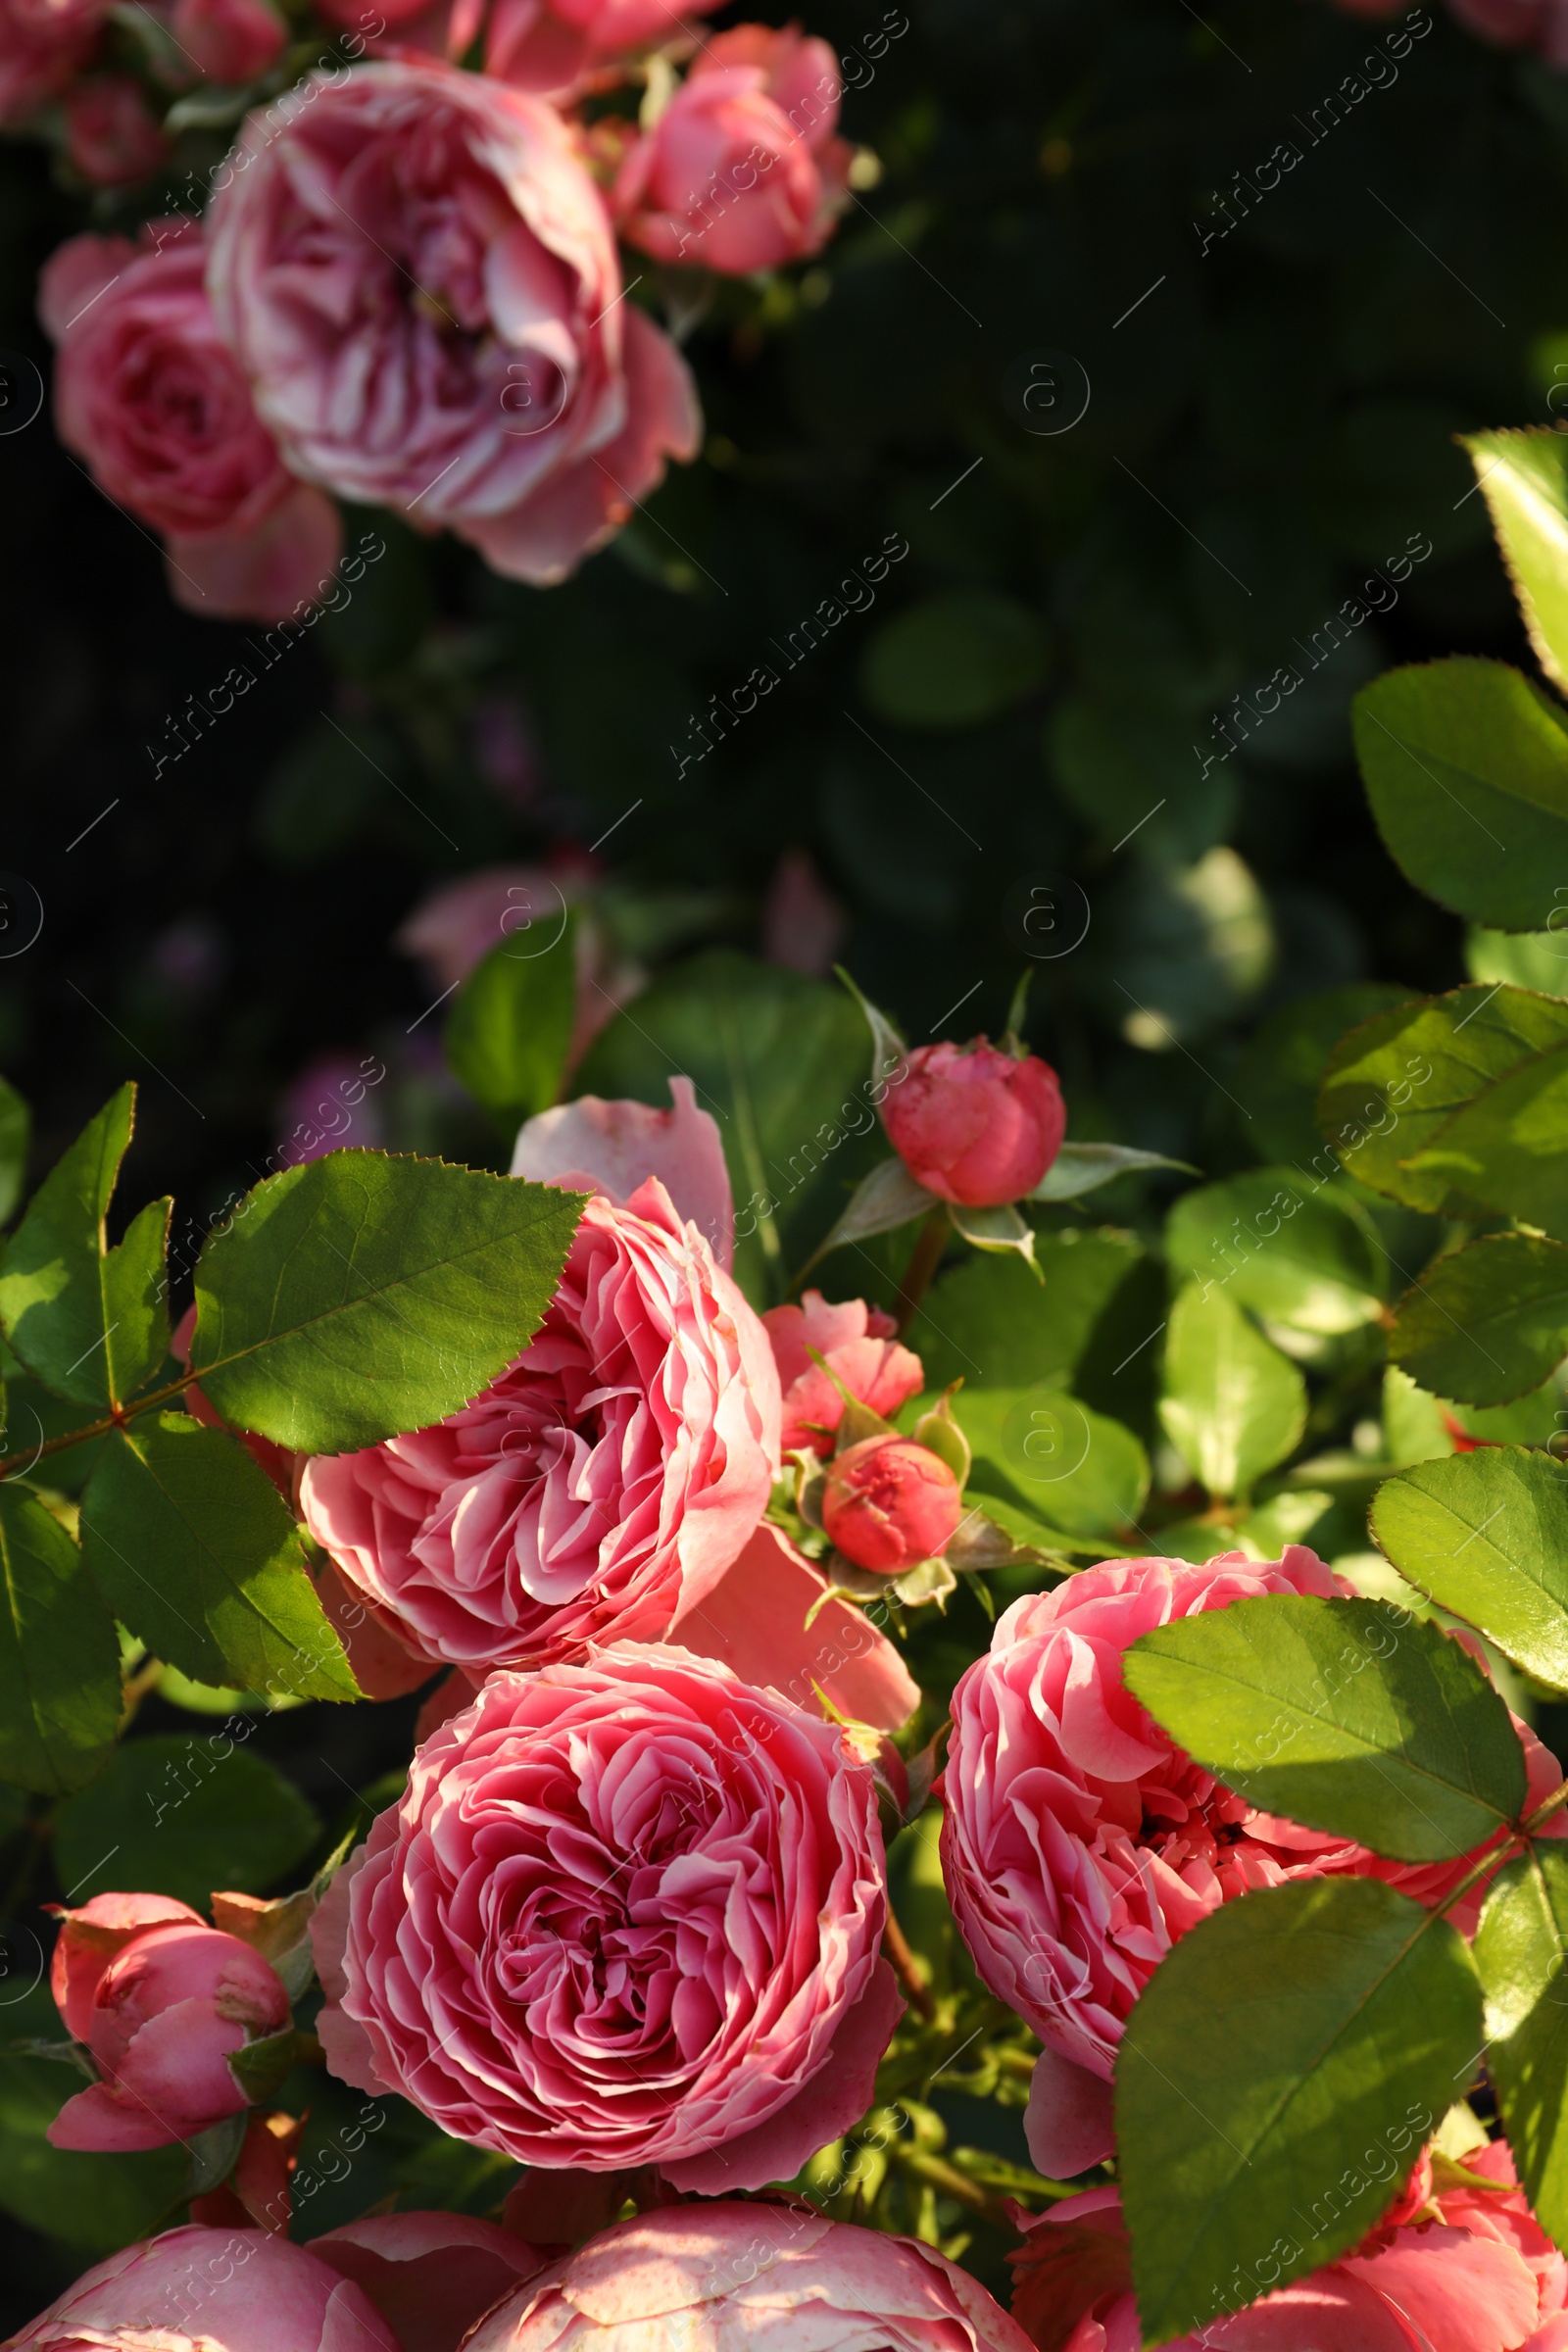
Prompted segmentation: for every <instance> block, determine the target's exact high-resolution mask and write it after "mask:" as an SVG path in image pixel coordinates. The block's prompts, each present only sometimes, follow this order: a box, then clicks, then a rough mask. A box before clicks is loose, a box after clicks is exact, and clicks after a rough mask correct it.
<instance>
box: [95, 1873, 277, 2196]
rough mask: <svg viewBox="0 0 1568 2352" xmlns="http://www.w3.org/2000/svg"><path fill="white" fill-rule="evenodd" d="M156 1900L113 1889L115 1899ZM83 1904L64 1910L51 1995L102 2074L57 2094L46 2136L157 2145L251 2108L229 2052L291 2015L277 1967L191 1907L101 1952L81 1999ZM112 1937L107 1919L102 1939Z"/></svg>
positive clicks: (109, 2144)
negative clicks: (63, 1950)
mask: <svg viewBox="0 0 1568 2352" xmlns="http://www.w3.org/2000/svg"><path fill="white" fill-rule="evenodd" d="M97 1899H98V1900H99V1901H104V1900H105V1898H103V1897H98V1898H97ZM108 1899H109V1900H110V1901H113V1900H114V1899H115V1898H113V1897H111V1898H108ZM157 1899H158V1898H156V1897H149V1896H145V1895H143V1896H128V1897H126V1896H122V1897H120V1898H119V1900H120V1902H121V1903H122V1904H123V1905H129V1904H142V1905H150V1904H151V1903H152V1902H155V1901H156V1900H157ZM92 1908H93V1906H92V1905H91V1904H88V1905H87V1906H86V1907H85V1910H84V1911H83V1912H82V1913H78V1914H71V1913H68V1914H67V1918H66V1925H65V1927H64V1929H63V1930H62V1932H61V1934H62V1940H65V1939H66V1938H67V1937H70V1938H71V1939H72V1941H71V1948H70V1950H69V1951H68V1956H67V1959H66V1962H65V1966H64V1969H63V1970H59V1971H57V1979H56V1983H57V1990H56V1999H57V2000H58V2001H59V2003H60V2012H61V2015H62V2016H63V2017H64V2018H65V2020H66V2023H67V2025H68V2026H69V2027H71V2029H72V2032H73V2034H74V2033H75V2028H76V2025H77V2024H80V2023H82V2022H84V2023H85V2025H86V2032H85V2034H82V2035H80V2036H79V2038H80V2039H82V2040H84V2041H85V2042H86V2044H87V2047H88V2049H89V2050H90V2051H91V2053H92V2057H93V2062H94V2064H95V2065H96V2066H97V2068H98V2073H99V2077H100V2080H99V2081H98V2082H94V2083H92V2084H91V2085H90V2087H89V2088H88V2089H86V2090H78V2091H77V2093H76V2095H75V2097H74V2098H71V2099H68V2100H67V2101H66V2103H65V2105H64V2106H63V2107H62V2108H61V2110H60V2113H59V2114H58V2115H57V2116H56V2117H55V2120H54V2122H53V2123H52V2124H51V2125H50V2126H49V2131H48V2137H49V2140H50V2143H51V2145H52V2146H54V2147H57V2148H109V2149H124V2148H161V2147H165V2146H167V2145H168V2143H169V2142H170V2141H171V2140H172V2139H189V2138H190V2137H191V2136H192V2134H193V2133H194V2132H197V2131H206V2130H207V2129H208V2127H209V2126H210V2125H212V2124H217V2123H221V2122H222V2120H223V2118H224V2117H225V2116H228V2115H237V2114H238V2113H239V2112H240V2110H241V2108H243V2107H248V2106H249V2105H250V2097H249V2094H248V2092H246V2091H245V2090H244V2089H243V2088H242V2087H241V2085H240V2084H239V2082H237V2081H236V2079H235V2077H234V2075H233V2073H232V2072H231V2070H230V2068H229V2064H228V2055H229V2052H230V2051H231V2050H237V2049H239V2048H241V2047H242V2045H243V2044H244V2043H245V2042H247V2041H254V2040H259V2039H261V2038H262V2037H263V2036H265V2035H266V2034H275V2033H277V2032H279V2031H280V2030H281V2028H282V2027H284V2026H286V2025H287V2024H288V2016H289V2010H288V1995H287V1993H286V1992H285V1991H284V1989H283V1986H282V1985H281V1984H280V1983H279V1981H278V1978H277V1975H276V1973H275V1972H274V1970H273V1969H272V1968H271V1967H270V1965H269V1964H268V1962H267V1961H265V1960H264V1959H263V1958H262V1956H261V1954H260V1952H256V1951H253V1950H252V1949H251V1947H250V1945H249V1944H248V1943H242V1942H241V1941H240V1939H239V1937H238V1936H225V1935H223V1934H221V1932H220V1930H219V1929H217V1928H209V1927H206V1926H204V1925H203V1924H202V1922H201V1921H200V1920H199V1919H196V1918H195V1917H194V1915H192V1917H191V1918H190V1919H188V1920H181V1919H176V1920H173V1921H171V1922H169V1923H168V1924H163V1923H162V1922H159V1921H154V1922H153V1924H150V1925H148V1926H146V1927H143V1928H140V1929H137V1930H133V1931H132V1933H131V1934H130V1935H128V1936H125V1937H124V1939H123V1941H122V1942H121V1943H120V1948H119V1949H118V1950H116V1951H114V1952H112V1953H107V1954H105V1956H104V1957H105V1965H104V1967H103V1970H102V1973H101V1974H100V1976H99V1977H98V1979H97V1982H96V1983H95V1984H94V1985H93V1987H92V1993H91V2002H90V2006H89V2005H88V2004H87V2001H86V1999H85V1997H84V1988H85V1977H86V1973H87V1971H86V1967H85V1966H84V1960H85V1957H86V1955H85V1953H84V1952H83V1948H82V1947H83V1944H84V1942H85V1937H84V1935H83V1929H82V1923H83V1921H84V1920H85V1915H86V1912H87V1911H91V1909H92ZM92 1925H94V1926H95V1925H96V1923H92ZM88 1932H89V1933H90V1932H91V1931H90V1929H89V1931H88ZM118 1934H119V1929H118V1928H111V1930H110V1936H118ZM105 1940H106V1941H107V1940H109V1938H108V1937H106V1938H105ZM60 1978H63V1980H64V1986H63V1988H64V1994H65V1997H64V1998H63V1999H61V1996H60V1989H58V1984H59V1979H60ZM84 2011H85V2017H84V2015H83V2013H84Z"/></svg>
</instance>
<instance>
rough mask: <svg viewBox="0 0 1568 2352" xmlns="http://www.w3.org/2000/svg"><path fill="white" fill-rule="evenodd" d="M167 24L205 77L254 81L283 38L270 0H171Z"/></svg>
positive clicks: (280, 22) (277, 52)
mask: <svg viewBox="0 0 1568 2352" xmlns="http://www.w3.org/2000/svg"><path fill="white" fill-rule="evenodd" d="M171 30H172V33H173V36H174V39H175V40H176V41H177V42H178V43H179V46H180V48H181V49H182V50H183V51H184V53H185V55H186V57H187V58H188V59H189V60H190V62H191V64H192V65H194V67H195V68H196V71H197V73H204V74H205V75H206V76H207V79H208V80H209V81H222V82H235V83H237V82H242V81H254V80H255V79H256V77H257V75H258V74H259V73H266V72H267V69H268V67H269V66H270V65H272V64H274V63H275V62H276V60H277V59H278V58H279V57H280V56H281V55H282V53H283V44H284V42H285V41H286V40H287V39H288V26H287V25H285V24H284V22H283V20H282V18H281V17H280V16H279V15H278V13H277V11H276V9H275V8H274V7H273V6H272V4H271V0H174V15H173V21H172V26H171Z"/></svg>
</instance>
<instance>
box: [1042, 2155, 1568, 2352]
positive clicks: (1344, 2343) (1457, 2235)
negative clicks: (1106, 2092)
mask: <svg viewBox="0 0 1568 2352" xmlns="http://www.w3.org/2000/svg"><path fill="white" fill-rule="evenodd" d="M1464 2169H1465V2171H1466V2172H1469V2173H1479V2174H1480V2175H1482V2177H1483V2178H1484V2179H1486V2180H1495V2181H1496V2182H1498V2183H1499V2184H1500V2183H1502V2182H1506V2183H1507V2184H1508V2186H1507V2188H1506V2189H1505V2190H1504V2189H1500V2188H1498V2189H1491V2188H1473V2187H1471V2186H1469V2185H1468V2184H1466V2183H1463V2182H1461V2183H1459V2184H1458V2185H1457V2186H1454V2187H1451V2188H1437V2189H1434V2185H1433V2180H1432V2169H1431V2166H1430V2164H1429V2162H1428V2161H1427V2159H1426V2158H1425V2157H1423V2158H1421V2160H1420V2162H1419V2163H1418V2165H1417V2167H1416V2175H1415V2178H1414V2180H1412V2182H1411V2184H1410V2186H1409V2188H1408V2189H1406V2190H1405V2191H1404V2192H1403V2193H1402V2194H1401V2195H1400V2196H1398V2197H1397V2198H1396V2199H1395V2200H1394V2203H1393V2205H1392V2206H1391V2207H1390V2209H1389V2211H1388V2212H1387V2213H1386V2214H1385V2215H1384V2217H1383V2219H1382V2221H1381V2222H1380V2223H1379V2224H1378V2226H1377V2228H1376V2229H1372V2230H1369V2231H1368V2233H1367V2235H1366V2236H1365V2237H1364V2238H1363V2239H1362V2241H1361V2243H1360V2244H1359V2245H1358V2246H1357V2247H1356V2249H1355V2251H1354V2252H1353V2253H1352V2254H1345V2255H1342V2256H1341V2257H1340V2259H1339V2261H1338V2262H1333V2263H1330V2264H1328V2265H1327V2266H1326V2267H1325V2268H1324V2269H1323V2270H1320V2271H1314V2272H1313V2273H1312V2274H1311V2276H1310V2277H1309V2278H1301V2279H1299V2280H1298V2281H1297V2282H1296V2284H1295V2285H1294V2286H1287V2287H1281V2288H1279V2289H1278V2290H1277V2291H1276V2292H1275V2293H1274V2294H1271V2295H1264V2296H1263V2297H1262V2299H1261V2300H1260V2301H1258V2302H1256V2303H1253V2304H1251V2305H1250V2306H1249V2308H1248V2309H1247V2310H1245V2311H1239V2312H1236V2313H1235V2314H1233V2315H1232V2317H1230V2318H1229V2319H1222V2320H1211V2321H1210V2322H1209V2323H1208V2325H1207V2326H1206V2327H1204V2328H1202V2329H1201V2332H1200V2333H1198V2334H1195V2335H1183V2336H1178V2337H1176V2338H1174V2339H1173V2340H1172V2341H1171V2343H1170V2344H1169V2346H1168V2352H1304V2348H1305V2347H1308V2346H1316V2345H1323V2346H1333V2347H1335V2352H1560V2347H1561V2346H1562V2345H1564V2344H1565V2343H1568V2317H1565V2316H1564V2303H1565V2301H1568V2262H1565V2261H1564V2260H1563V2257H1562V2255H1561V2254H1559V2253H1558V2251H1557V2249H1556V2247H1555V2246H1554V2245H1553V2244H1552V2242H1551V2240H1550V2238H1548V2237H1547V2235H1546V2233H1545V2231H1544V2229H1542V2227H1541V2225H1540V2223H1539V2222H1538V2221H1537V2220H1536V2218H1535V2216H1534V2214H1533V2213H1532V2212H1531V2211H1530V2208H1529V2206H1528V2205H1527V2204H1526V2202H1525V2199H1524V2195H1523V2192H1522V2191H1521V2190H1520V2189H1519V2188H1518V2187H1517V2186H1516V2185H1515V2180H1516V2175H1515V2173H1514V2166H1513V2157H1512V2154H1511V2152H1510V2150H1509V2148H1508V2146H1507V2144H1506V2142H1505V2141H1502V2140H1495V2141H1494V2142H1493V2144H1492V2145H1491V2146H1490V2147H1486V2148H1477V2149H1474V2150H1472V2152H1471V2153H1470V2154H1469V2155H1467V2156H1466V2157H1465V2159H1464ZM1007 2259H1008V2261H1009V2262H1010V2263H1011V2264H1012V2266H1013V2270H1014V2275H1015V2281H1016V2283H1015V2285H1014V2288H1013V2296H1012V2310H1013V2317H1014V2318H1015V2319H1016V2320H1018V2321H1019V2322H1020V2323H1021V2325H1022V2326H1023V2327H1024V2328H1025V2329H1026V2330H1027V2332H1028V2334H1029V2335H1030V2337H1031V2338H1032V2339H1033V2341H1034V2342H1035V2343H1036V2344H1037V2345H1040V2346H1043V2347H1050V2352H1141V2347H1142V2344H1143V2337H1142V2335H1141V2334H1140V2332H1139V2327H1138V2309H1137V2305H1136V2303H1135V2301H1134V2298H1133V2286H1132V2261H1131V2255H1130V2250H1129V2245H1128V2238H1127V2226H1126V2223H1125V2222H1124V2221H1123V2219H1122V2211H1121V2198H1120V2195H1119V2193H1118V2192H1117V2190H1115V2189H1114V2188H1091V2189H1087V2190H1086V2191H1085V2192H1084V2194H1083V2195H1082V2196H1077V2197H1066V2198H1064V2199H1063V2200H1062V2202H1061V2203H1060V2204H1059V2205H1053V2206H1052V2208H1051V2210H1050V2211H1049V2213H1045V2214H1042V2215H1041V2216H1040V2218H1039V2219H1038V2220H1037V2221H1033V2222H1030V2223H1029V2224H1028V2226H1027V2228H1026V2229H1025V2235H1024V2243H1023V2244H1022V2246H1021V2247H1018V2248H1016V2249H1015V2250H1014V2251H1013V2252H1012V2253H1010V2254H1009V2255H1008V2257H1007Z"/></svg>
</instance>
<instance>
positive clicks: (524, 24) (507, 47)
mask: <svg viewBox="0 0 1568 2352" xmlns="http://www.w3.org/2000/svg"><path fill="white" fill-rule="evenodd" d="M718 4H719V0H696V6H695V7H693V8H689V9H678V10H677V8H676V6H675V0H493V5H492V7H491V9H490V21H489V28H488V31H487V34H486V38H485V52H484V69H485V72H486V73H494V74H497V75H499V77H500V78H501V79H502V80H503V81H510V82H513V83H515V86H516V87H517V88H518V89H524V90H537V91H539V92H541V93H547V92H548V93H554V94H556V95H564V93H565V92H567V91H569V90H573V89H575V88H576V87H577V86H578V85H579V84H580V83H581V82H582V81H584V80H585V79H586V78H587V77H588V76H589V75H590V74H592V73H593V72H594V70H595V69H596V68H598V67H602V66H603V65H604V64H605V62H606V60H607V59H613V58H615V57H617V56H618V55H619V54H620V53H621V52H622V51H624V50H627V49H640V48H645V47H646V46H647V45H648V44H649V43H650V42H654V43H658V42H662V41H668V40H670V39H671V38H673V37H676V36H678V35H679V34H680V33H681V32H682V31H683V30H684V28H685V24H686V21H687V20H689V19H690V18H692V17H706V16H708V15H710V14H711V11H712V10H713V9H714V8H716V7H717V6H718ZM483 13H484V12H483V0H466V5H465V0H458V6H457V7H456V8H455V9H454V11H453V15H454V19H455V20H457V21H458V23H459V25H461V26H463V27H466V25H467V24H468V23H475V24H476V21H477V19H478V18H479V17H480V16H482V14H483ZM471 37H472V36H471V34H470V38H471Z"/></svg>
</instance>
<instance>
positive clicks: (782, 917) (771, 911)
mask: <svg viewBox="0 0 1568 2352" xmlns="http://www.w3.org/2000/svg"><path fill="white" fill-rule="evenodd" d="M845 929H846V922H845V914H844V908H843V907H841V906H840V904H839V902H838V900H837V899H836V898H835V897H834V896H833V893H832V892H831V891H830V890H829V889H828V887H827V885H826V883H825V882H824V881H823V880H822V877H821V875H820V874H819V873H818V872H817V870H816V866H815V864H814V863H813V862H812V859H811V855H810V852H809V850H786V851H785V852H784V855H783V857H782V858H780V859H779V861H778V863H777V865H776V866H775V867H774V868H773V878H772V880H771V881H770V882H769V884H768V886H767V895H766V897H765V898H764V899H763V901H762V924H761V938H760V941H759V943H758V944H759V952H760V955H761V956H762V957H763V958H764V960H765V961H766V962H768V963H781V964H782V965H783V966H784V969H785V970H786V971H787V972H806V973H809V976H810V977H811V978H812V979H813V980H825V979H826V978H827V975H828V973H829V972H830V971H831V970H832V969H833V966H834V964H835V963H836V962H837V960H838V956H839V950H840V948H841V947H842V945H843V941H844V933H845Z"/></svg>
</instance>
